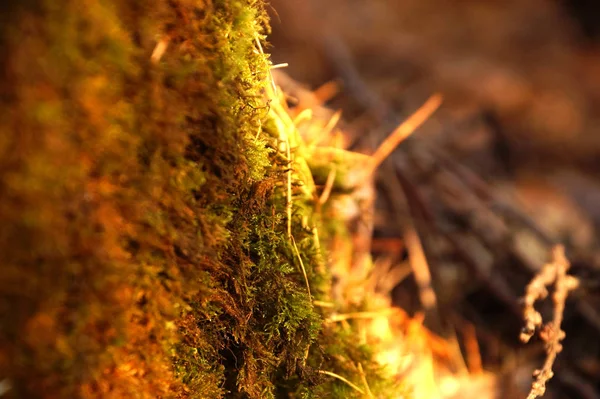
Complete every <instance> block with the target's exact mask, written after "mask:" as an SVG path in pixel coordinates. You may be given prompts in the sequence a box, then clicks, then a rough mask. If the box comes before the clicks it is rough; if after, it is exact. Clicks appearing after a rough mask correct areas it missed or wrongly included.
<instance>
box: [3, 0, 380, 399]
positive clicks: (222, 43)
mask: <svg viewBox="0 0 600 399" xmlns="http://www.w3.org/2000/svg"><path fill="white" fill-rule="evenodd" d="M7 4H9V5H10V7H9V8H10V13H7V14H6V15H10V19H7V18H5V21H4V22H6V23H5V24H3V26H2V28H1V29H2V31H1V44H3V46H2V47H3V49H4V50H5V51H7V53H6V54H3V56H2V60H3V61H6V62H3V63H2V68H3V69H2V74H0V79H1V82H0V83H1V86H2V92H1V94H2V95H1V97H0V100H1V101H2V104H1V107H0V220H2V222H3V228H2V229H0V253H2V265H1V267H2V273H1V274H0V376H1V377H3V378H4V377H6V378H8V379H9V380H10V382H11V384H12V386H13V389H12V390H11V391H10V393H9V397H10V395H13V397H30V396H34V397H38V396H43V397H140V398H146V397H147V398H155V397H163V398H167V397H194V398H218V397H224V396H227V397H232V398H235V397H240V398H246V397H249V398H265V397H274V396H275V395H277V396H278V397H285V396H293V395H295V393H298V392H312V394H313V395H317V396H320V395H322V396H324V397H330V396H333V397H351V393H349V392H347V390H346V388H345V387H344V386H343V385H340V384H339V383H337V382H330V381H329V380H328V379H325V378H322V377H321V376H320V375H318V374H317V373H316V371H315V369H316V368H319V367H331V370H332V371H336V370H337V371H339V372H340V373H350V375H354V377H352V378H353V380H355V379H356V378H358V377H356V376H357V374H356V372H355V370H354V371H353V370H351V367H348V366H347V365H346V364H345V363H344V362H342V363H344V364H341V363H339V362H338V360H335V359H338V357H336V356H342V357H347V359H349V360H348V362H356V361H361V362H363V361H364V363H363V365H364V366H365V367H367V363H368V354H367V353H366V352H364V351H363V350H362V349H361V348H354V344H353V343H352V342H351V341H352V340H351V338H348V337H343V336H341V335H340V332H339V331H337V330H335V329H334V330H332V329H331V328H325V329H324V328H323V327H322V316H321V315H320V314H319V313H318V312H317V311H315V309H314V308H313V306H312V302H311V298H310V297H309V295H308V292H307V288H306V285H305V281H304V276H303V273H302V272H301V271H300V264H299V260H298V255H297V254H296V252H295V250H294V248H293V245H292V243H291V241H290V239H289V237H288V235H287V221H286V219H285V215H286V191H285V186H284V184H285V181H286V174H285V173H286V172H285V170H286V169H287V168H288V167H289V165H288V164H287V161H286V159H285V157H283V156H282V155H281V154H280V153H278V152H277V151H276V148H277V139H276V138H277V135H276V134H274V135H273V134H268V131H269V129H272V127H273V126H274V125H273V123H272V121H270V120H269V119H268V118H267V113H268V106H267V104H266V103H265V101H264V99H263V92H262V90H263V88H264V87H265V84H266V82H267V81H268V80H267V68H268V63H267V60H266V58H265V57H264V55H262V54H260V53H259V52H257V51H256V40H257V39H259V40H262V39H264V35H265V34H266V33H267V23H266V17H265V12H264V10H263V8H262V7H263V6H262V3H261V2H260V1H254V0H243V1H224V0H214V1H206V2H198V1H192V0H174V1H169V2H167V1H158V0H155V1H137V0H128V1H121V2H116V1H109V0H104V1H98V2H81V1H75V0H39V1H31V2H25V3H19V2H13V1H10V2H7ZM3 18H4V17H3ZM161 41H163V42H164V41H166V42H168V47H167V49H166V51H165V52H164V54H163V55H162V57H161V58H160V60H159V61H157V62H153V61H152V60H151V55H152V54H153V50H154V49H155V47H156V45H157V44H158V43H159V42H161ZM263 125H264V127H265V130H261V126H263ZM267 127H270V128H267ZM300 183H301V182H299V181H298V178H297V177H296V178H295V183H294V184H295V186H297V184H300ZM311 201H312V200H311V199H310V198H305V196H304V197H303V194H302V191H301V190H300V191H298V192H296V191H295V195H294V204H295V205H294V213H293V215H294V216H293V226H294V227H293V232H292V233H293V236H294V239H295V241H296V243H297V245H298V248H299V252H300V257H301V259H302V263H303V265H304V267H305V269H306V272H307V276H308V279H309V283H310V286H311V290H312V294H313V295H314V296H315V297H317V298H321V299H326V296H327V292H328V289H329V280H328V277H327V275H326V274H325V272H324V270H322V268H320V267H319V265H320V264H321V263H322V261H321V260H320V259H321V258H320V256H321V254H319V253H318V250H317V246H316V243H315V241H314V235H313V234H312V230H311V228H310V226H304V227H303V223H304V220H309V221H311V223H316V222H317V219H316V215H313V204H312V202H311ZM338 339H341V341H338ZM340 345H341V346H340ZM338 346H340V348H339V350H338V349H335V348H337V347H338ZM344 348H345V349H344ZM353 348H354V349H353ZM331 351H334V352H335V353H334V352H331ZM330 352H331V353H330ZM307 353H309V357H308V359H307V358H306V354H307ZM334 355H335V356H334ZM336 362H338V363H339V364H338V363H336ZM348 364H350V363H348ZM355 377H356V378H355ZM319 384H321V385H319ZM335 392H337V396H336V395H335ZM347 395H350V396H347Z"/></svg>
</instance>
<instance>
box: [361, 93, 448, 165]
mask: <svg viewBox="0 0 600 399" xmlns="http://www.w3.org/2000/svg"><path fill="white" fill-rule="evenodd" d="M441 104H442V96H441V95H440V94H434V95H433V96H431V97H430V98H429V99H428V100H427V101H426V102H425V104H423V105H422V106H421V107H420V108H419V109H418V110H416V111H415V112H414V113H413V114H412V115H411V116H410V117H408V119H406V120H405V121H404V122H402V123H401V124H400V126H398V127H397V128H396V129H395V130H394V131H393V132H392V134H390V135H389V136H388V137H387V138H386V139H385V140H384V141H383V143H381V145H380V146H379V148H377V150H376V151H375V154H373V161H372V165H371V168H372V170H375V169H377V167H378V166H379V165H381V163H382V162H383V160H384V159H386V158H387V157H388V156H389V155H390V154H391V153H392V151H394V149H395V148H396V147H398V145H399V144H400V143H401V142H402V141H404V140H405V139H406V138H407V137H408V136H410V135H411V134H412V133H413V132H414V131H415V130H416V129H417V128H418V127H419V126H421V125H422V124H423V123H424V122H425V121H426V120H427V119H428V118H429V117H430V116H431V115H432V114H433V113H434V112H435V111H436V110H437V109H438V108H439V107H440V105H441Z"/></svg>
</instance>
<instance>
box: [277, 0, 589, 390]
mask: <svg viewBox="0 0 600 399" xmlns="http://www.w3.org/2000/svg"><path fill="white" fill-rule="evenodd" d="M271 6H272V9H271V14H272V22H271V24H272V28H273V33H272V35H271V36H270V39H269V41H270V43H271V45H272V46H271V48H269V49H268V50H267V52H269V53H271V54H272V60H273V62H274V63H275V64H277V63H288V64H289V66H288V67H287V68H286V69H285V73H286V74H288V75H289V76H290V77H291V78H292V79H293V80H295V81H296V83H297V84H298V85H299V86H301V87H303V89H305V90H308V91H313V92H317V93H320V94H322V93H323V92H326V91H327V90H325V89H326V88H331V87H334V88H335V89H333V90H330V91H329V95H325V96H321V97H322V100H323V101H324V102H325V104H324V105H325V107H326V108H327V109H329V110H332V111H337V110H341V112H342V122H340V124H339V126H340V129H341V130H342V131H343V134H344V136H345V142H346V143H347V145H346V147H347V148H349V149H351V150H353V151H358V152H364V153H367V154H370V153H373V151H374V149H375V148H377V145H378V144H379V143H380V142H381V141H382V140H383V138H385V137H386V136H387V135H389V134H390V132H391V131H392V130H393V129H394V128H395V127H396V126H397V125H398V123H400V122H401V121H402V120H403V119H405V118H406V117H408V116H409V115H410V114H411V113H413V112H414V111H415V110H416V109H417V108H418V107H419V106H420V105H421V104H422V103H423V102H424V101H425V100H426V99H427V98H428V97H429V96H430V95H432V94H433V93H441V94H442V95H443V98H444V101H443V105H442V107H441V108H440V110H439V111H437V112H436V113H435V115H434V116H433V117H432V118H431V119H430V120H429V121H427V122H426V124H425V125H424V126H423V127H422V128H420V129H418V130H417V131H416V132H415V133H414V134H413V136H412V137H411V139H410V140H409V141H408V142H407V143H403V144H402V145H401V147H400V149H398V150H397V151H396V152H395V153H394V154H393V155H392V157H391V159H390V160H389V161H388V162H387V164H386V165H384V166H382V168H380V171H379V174H378V180H377V184H376V193H377V196H376V197H377V200H376V211H375V215H374V221H373V223H374V232H373V241H372V249H371V252H372V254H373V255H374V258H375V259H376V260H377V259H380V260H381V259H385V260H386V262H387V263H386V264H388V265H389V267H390V268H391V269H394V268H399V267H401V265H402V264H403V263H404V262H405V261H406V259H407V258H408V257H410V255H411V254H410V248H408V245H407V239H406V238H407V237H406V232H407V228H406V225H407V223H408V222H406V221H407V220H408V219H410V220H411V222H410V223H414V224H415V228H416V231H417V232H418V234H419V237H420V238H421V241H422V244H423V247H424V250H425V254H426V257H427V261H428V267H429V268H430V272H431V276H432V285H433V287H434V289H435V293H436V295H437V299H438V305H437V308H436V309H435V310H434V311H433V313H434V314H433V316H432V315H431V314H428V313H427V312H426V315H427V316H426V319H425V324H426V325H427V326H428V327H429V328H431V330H433V331H434V332H435V333H437V334H440V335H441V336H443V337H446V338H447V337H457V338H456V339H457V341H458V342H459V344H460V347H461V350H462V352H463V355H464V356H466V357H468V356H467V355H468V353H469V349H468V348H467V346H468V344H467V342H469V340H468V339H467V338H468V337H469V336H471V335H473V334H474V336H475V343H476V345H477V348H478V349H477V351H478V353H479V355H480V358H481V362H482V364H481V365H480V367H481V370H486V371H493V372H494V375H495V378H496V387H495V388H493V389H490V390H488V391H486V392H484V391H483V390H482V389H483V388H481V387H479V388H477V389H478V390H477V389H476V390H474V391H472V392H471V393H465V392H463V393H462V396H463V397H478V398H483V397H499V398H500V397H502V398H519V397H525V394H526V392H527V390H528V389H529V385H530V384H531V371H532V370H533V369H534V368H536V367H539V365H541V361H542V360H543V357H544V346H543V342H540V341H539V340H538V341H537V342H534V343H533V344H532V345H529V346H528V347H527V349H524V347H523V345H522V344H520V343H519V342H518V335H519V329H520V327H521V325H522V321H521V320H520V317H519V312H520V306H521V305H520V302H519V298H520V297H521V296H522V294H523V292H524V289H525V285H526V284H527V282H528V281H529V279H530V278H531V277H532V276H533V274H534V273H535V272H536V271H538V270H539V269H540V268H541V266H542V265H543V264H544V262H546V261H548V259H549V258H548V257H549V255H548V254H549V251H550V248H551V247H552V245H554V244H556V243H562V244H564V245H565V246H566V248H567V256H568V257H569V259H570V260H571V262H572V273H573V274H575V275H576V276H578V277H579V278H580V279H581V280H582V281H583V283H582V286H581V287H580V288H579V289H578V290H577V291H576V293H575V294H574V295H573V296H572V298H571V299H570V300H569V301H568V302H567V310H566V312H565V321H564V329H565V331H566V333H567V339H566V341H565V343H564V346H565V350H564V351H563V353H561V354H560V356H559V360H558V363H557V365H556V367H555V371H556V377H555V378H554V379H553V380H552V381H551V382H550V384H549V392H548V393H547V395H546V397H553V398H600V340H598V336H600V317H599V316H598V314H599V313H600V289H599V287H600V251H599V249H600V247H599V245H598V243H599V241H598V238H599V237H598V227H599V225H600V179H599V178H600V174H599V172H600V112H598V111H600V3H597V2H594V1H591V0H587V1H585V0H584V1H558V0H528V1H513V0H506V1H493V0H491V1H473V0H457V1H452V2H446V1H441V0H328V1H321V0H302V1H299V0H272V1H271ZM324 85H325V86H324ZM398 187H400V188H401V190H400V191H401V192H402V196H403V197H404V198H403V199H402V201H401V200H400V199H399V198H398V195H397V193H398V190H397V188H398ZM395 190H396V191H395ZM398 202H402V204H401V205H398ZM413 255H414V254H413ZM413 274H414V273H413ZM418 291H419V282H418V281H417V279H416V278H415V277H413V276H408V277H406V278H402V279H398V281H397V284H396V285H395V286H394V287H393V288H392V289H391V297H392V301H393V303H394V304H396V305H398V306H400V307H402V308H403V309H405V310H406V311H407V312H408V313H409V314H411V315H414V314H416V313H418V312H421V311H424V309H423V304H422V303H420V302H419V299H418V298H419V294H418ZM546 305H547V308H546V309H545V312H546V313H544V312H543V315H544V316H545V317H546V316H548V315H551V312H552V304H551V303H547V304H546ZM425 310H427V309H425ZM449 331H450V332H449ZM472 331H475V332H474V333H472V334H471V333H469V332H472ZM469 334H471V335H469ZM474 362H475V363H477V361H474ZM467 363H468V364H467V368H468V369H469V371H470V372H471V373H473V370H474V369H477V370H479V368H478V367H479V366H474V365H473V362H467ZM498 381H502V382H501V383H498ZM513 386H514V390H512V389H513V388H512V387H513ZM486 389H489V388H486ZM465 395H466V396H465Z"/></svg>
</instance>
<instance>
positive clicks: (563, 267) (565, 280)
mask: <svg viewBox="0 0 600 399" xmlns="http://www.w3.org/2000/svg"><path fill="white" fill-rule="evenodd" d="M570 266H571V265H570V263H569V261H568V260H567V258H566V257H565V250H564V247H563V246H562V245H557V246H555V247H554V248H553V249H552V262H550V263H547V264H546V265H544V267H543V268H542V270H540V271H539V273H538V274H537V275H536V276H535V277H534V278H533V280H531V282H530V283H529V284H528V285H527V288H526V291H525V297H524V299H523V300H524V302H525V307H524V310H523V318H524V320H525V327H524V328H523V330H522V331H521V341H523V342H528V341H529V340H530V339H531V337H532V336H533V334H534V333H535V331H536V330H539V331H540V332H539V335H540V338H541V339H542V340H543V341H544V342H545V343H546V360H545V361H544V365H543V367H542V368H541V369H539V370H535V371H534V373H533V376H534V378H535V380H534V382H533V384H532V386H531V391H530V392H529V396H527V399H535V398H537V397H538V396H542V395H544V393H545V392H546V382H548V380H550V378H552V376H553V375H554V373H553V372H552V366H553V365H554V361H555V360H556V357H557V356H558V354H559V353H560V352H561V351H562V345H561V341H562V340H563V339H564V337H565V333H564V331H562V330H561V328H560V327H561V324H562V320H563V314H564V310H565V301H566V299H567V295H568V294H569V292H570V291H572V290H574V289H575V288H577V286H578V284H579V281H578V280H577V279H576V278H575V277H573V276H569V275H568V274H567V271H568V269H569V267H570ZM552 284H554V294H553V295H552V301H553V302H554V317H553V320H552V321H551V322H549V323H546V324H545V325H542V321H543V320H542V315H541V314H540V312H538V311H537V310H536V309H535V307H534V304H535V302H537V301H538V300H541V299H544V298H545V297H546V296H548V290H547V287H548V286H550V285H552Z"/></svg>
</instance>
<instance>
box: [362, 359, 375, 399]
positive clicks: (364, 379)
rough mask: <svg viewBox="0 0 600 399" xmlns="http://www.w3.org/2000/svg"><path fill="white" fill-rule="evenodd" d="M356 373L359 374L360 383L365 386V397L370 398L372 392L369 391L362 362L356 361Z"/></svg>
mask: <svg viewBox="0 0 600 399" xmlns="http://www.w3.org/2000/svg"><path fill="white" fill-rule="evenodd" d="M358 373H359V374H360V379H361V380H362V383H363V385H364V386H365V391H367V397H368V398H370V399H372V398H373V393H372V392H371V388H369V383H368V382H367V376H366V375H365V371H364V370H363V367H362V364H360V363H358Z"/></svg>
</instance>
